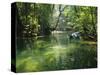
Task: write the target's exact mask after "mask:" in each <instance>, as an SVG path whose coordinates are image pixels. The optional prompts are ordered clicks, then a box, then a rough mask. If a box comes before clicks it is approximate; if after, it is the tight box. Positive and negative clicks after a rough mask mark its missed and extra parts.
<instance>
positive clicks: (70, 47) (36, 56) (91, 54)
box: [16, 33, 97, 72]
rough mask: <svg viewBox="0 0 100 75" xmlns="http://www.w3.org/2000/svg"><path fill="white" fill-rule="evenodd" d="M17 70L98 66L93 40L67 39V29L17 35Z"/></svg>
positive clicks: (31, 70) (28, 70) (30, 70)
mask: <svg viewBox="0 0 100 75" xmlns="http://www.w3.org/2000/svg"><path fill="white" fill-rule="evenodd" d="M16 47H17V51H16V70H17V72H35V71H48V70H67V69H83V68H95V67H97V49H96V42H92V41H83V40H78V39H72V40H70V39H69V36H68V35H67V33H53V34H52V35H51V36H48V37H40V38H35V39H33V38H23V39H21V38H20V39H17V46H16Z"/></svg>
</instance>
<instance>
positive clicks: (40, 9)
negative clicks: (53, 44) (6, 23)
mask: <svg viewBox="0 0 100 75" xmlns="http://www.w3.org/2000/svg"><path fill="white" fill-rule="evenodd" d="M16 13H17V19H16V20H17V37H37V36H46V35H50V34H51V32H53V31H54V30H55V31H67V32H69V31H71V32H75V31H78V32H80V33H81V36H82V38H83V39H86V40H87V39H88V40H89V39H91V40H96V38H97V31H96V30H97V8H96V7H91V6H67V5H54V4H35V3H17V4H16Z"/></svg>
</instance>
